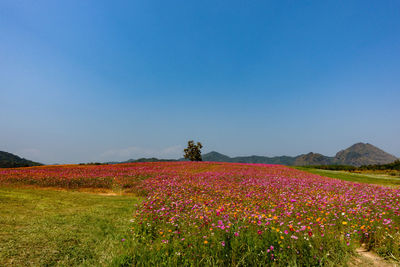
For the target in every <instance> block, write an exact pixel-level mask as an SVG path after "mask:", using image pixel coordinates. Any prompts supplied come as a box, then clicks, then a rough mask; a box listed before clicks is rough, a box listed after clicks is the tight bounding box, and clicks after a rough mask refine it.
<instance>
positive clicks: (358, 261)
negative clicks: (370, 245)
mask: <svg viewBox="0 0 400 267" xmlns="http://www.w3.org/2000/svg"><path fill="white" fill-rule="evenodd" d="M356 252H357V254H358V257H356V258H353V259H352V261H351V262H350V264H349V266H351V267H353V266H378V267H398V266H399V265H398V264H396V263H392V262H389V261H385V260H384V259H382V258H381V257H380V256H379V255H378V254H376V253H375V252H372V251H368V250H366V249H365V248H363V247H361V248H358V249H356Z"/></svg>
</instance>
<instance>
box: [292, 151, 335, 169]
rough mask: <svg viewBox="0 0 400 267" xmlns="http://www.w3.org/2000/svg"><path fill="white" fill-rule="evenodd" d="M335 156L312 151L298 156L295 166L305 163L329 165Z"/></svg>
mask: <svg viewBox="0 0 400 267" xmlns="http://www.w3.org/2000/svg"><path fill="white" fill-rule="evenodd" d="M332 162H333V158H332V157H327V156H324V155H322V154H319V153H313V152H310V153H308V154H305V155H300V156H297V157H296V159H295V161H294V164H293V165H295V166H304V165H329V164H332Z"/></svg>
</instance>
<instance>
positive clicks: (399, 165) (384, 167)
mask: <svg viewBox="0 0 400 267" xmlns="http://www.w3.org/2000/svg"><path fill="white" fill-rule="evenodd" d="M304 167H306V168H314V169H321V170H332V171H365V170H369V171H389V170H397V171H400V160H396V161H394V162H392V163H388V164H373V165H363V166H360V167H355V166H349V165H314V166H304Z"/></svg>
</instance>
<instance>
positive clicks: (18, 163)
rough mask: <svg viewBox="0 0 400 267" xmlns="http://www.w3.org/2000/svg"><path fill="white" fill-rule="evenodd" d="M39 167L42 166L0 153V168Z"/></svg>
mask: <svg viewBox="0 0 400 267" xmlns="http://www.w3.org/2000/svg"><path fill="white" fill-rule="evenodd" d="M40 165H43V164H41V163H37V162H33V161H30V160H27V159H24V158H20V157H18V156H16V155H14V154H11V153H8V152H4V151H0V168H17V167H31V166H40Z"/></svg>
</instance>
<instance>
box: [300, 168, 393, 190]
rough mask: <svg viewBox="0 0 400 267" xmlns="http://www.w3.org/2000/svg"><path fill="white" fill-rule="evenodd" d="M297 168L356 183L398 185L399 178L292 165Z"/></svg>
mask: <svg viewBox="0 0 400 267" xmlns="http://www.w3.org/2000/svg"><path fill="white" fill-rule="evenodd" d="M293 168H295V169H297V170H301V171H306V172H310V173H313V174H318V175H321V176H325V177H330V178H336V179H340V180H344V181H350V182H357V183H368V184H378V185H385V186H399V185H400V178H397V177H390V176H386V175H379V174H359V173H351V172H346V171H332V170H321V169H314V168H310V167H293Z"/></svg>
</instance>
